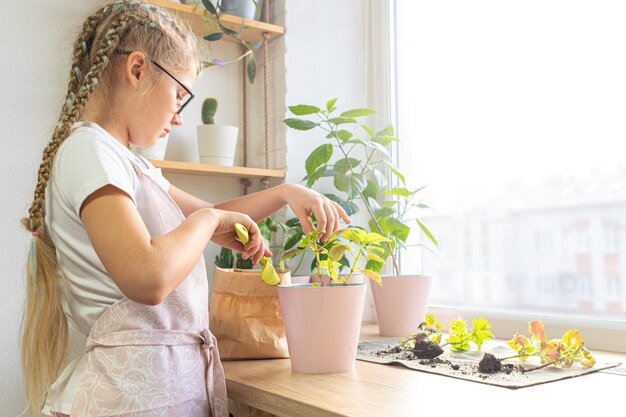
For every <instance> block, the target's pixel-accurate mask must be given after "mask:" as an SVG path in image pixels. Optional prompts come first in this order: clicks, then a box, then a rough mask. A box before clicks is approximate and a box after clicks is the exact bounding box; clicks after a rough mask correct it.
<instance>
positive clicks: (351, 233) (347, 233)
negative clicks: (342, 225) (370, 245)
mask: <svg viewBox="0 0 626 417" xmlns="http://www.w3.org/2000/svg"><path fill="white" fill-rule="evenodd" d="M359 232H362V233H359ZM364 235H365V232H363V231H362V230H361V229H354V228H349V229H346V230H344V231H343V233H341V236H343V237H345V238H346V239H348V240H349V241H351V242H355V243H361V242H362V241H363V238H364V237H365V236H364Z"/></svg>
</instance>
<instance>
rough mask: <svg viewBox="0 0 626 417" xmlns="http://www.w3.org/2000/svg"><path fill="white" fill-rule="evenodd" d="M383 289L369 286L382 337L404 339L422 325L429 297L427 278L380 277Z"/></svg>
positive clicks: (411, 276)
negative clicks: (403, 337)
mask: <svg viewBox="0 0 626 417" xmlns="http://www.w3.org/2000/svg"><path fill="white" fill-rule="evenodd" d="M382 280H383V285H382V286H381V285H378V284H376V283H372V285H371V287H372V296H373V297H374V307H375V308H376V317H377V318H378V332H379V333H380V335H381V336H393V337H400V336H407V335H408V334H409V333H410V332H415V331H417V326H419V325H420V323H421V322H422V321H424V316H425V315H426V309H427V308H428V295H429V293H430V282H431V280H432V278H431V277H429V276H424V275H400V276H384V277H382Z"/></svg>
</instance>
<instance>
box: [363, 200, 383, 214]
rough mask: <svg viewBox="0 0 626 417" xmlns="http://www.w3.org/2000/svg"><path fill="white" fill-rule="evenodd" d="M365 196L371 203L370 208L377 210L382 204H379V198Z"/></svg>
mask: <svg viewBox="0 0 626 417" xmlns="http://www.w3.org/2000/svg"><path fill="white" fill-rule="evenodd" d="M365 198H367V202H368V203H369V205H370V208H371V209H372V210H374V211H376V210H379V209H380V204H378V200H376V199H375V198H372V197H365Z"/></svg>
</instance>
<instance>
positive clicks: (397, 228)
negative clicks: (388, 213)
mask: <svg viewBox="0 0 626 417" xmlns="http://www.w3.org/2000/svg"><path fill="white" fill-rule="evenodd" d="M379 224H380V225H381V227H382V228H383V231H384V232H385V234H386V235H388V236H389V235H391V236H393V237H395V238H397V239H398V240H400V241H401V242H406V239H407V237H408V236H409V233H410V232H411V228H410V227H409V226H408V225H407V224H406V223H405V222H404V221H403V220H401V219H398V218H396V217H385V218H382V219H380V221H379ZM385 229H386V230H385Z"/></svg>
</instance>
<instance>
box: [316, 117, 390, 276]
mask: <svg viewBox="0 0 626 417" xmlns="http://www.w3.org/2000/svg"><path fill="white" fill-rule="evenodd" d="M325 122H326V123H327V124H328V126H329V127H330V131H331V132H332V133H335V136H334V137H335V140H336V141H337V144H338V146H339V149H340V150H341V152H342V153H343V156H344V157H345V158H346V161H347V162H348V167H350V172H351V173H353V174H354V173H355V172H354V168H353V167H352V164H351V163H350V160H349V159H348V155H347V154H346V151H345V150H344V149H343V146H342V145H341V141H340V140H339V139H337V135H336V126H335V128H333V124H332V123H330V122H329V121H328V120H325ZM324 130H326V129H324ZM359 196H360V197H361V200H363V204H364V205H365V208H366V209H367V212H368V213H369V215H370V217H371V219H372V221H373V222H374V224H375V225H376V228H377V229H378V232H379V233H380V234H381V235H383V236H384V235H385V233H383V229H382V227H380V223H378V220H377V219H376V216H375V215H374V212H373V211H372V207H371V206H370V203H369V201H367V198H366V197H365V196H364V195H363V192H362V191H359ZM385 244H386V245H387V249H389V254H390V255H391V259H392V260H393V270H394V273H395V274H396V275H399V274H400V268H399V267H398V261H397V259H396V254H395V252H394V250H393V249H392V248H391V244H390V243H389V242H385Z"/></svg>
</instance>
